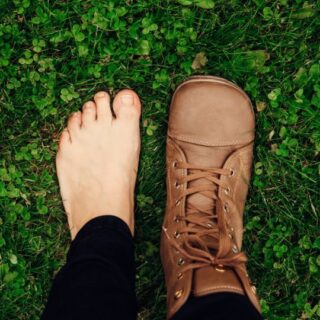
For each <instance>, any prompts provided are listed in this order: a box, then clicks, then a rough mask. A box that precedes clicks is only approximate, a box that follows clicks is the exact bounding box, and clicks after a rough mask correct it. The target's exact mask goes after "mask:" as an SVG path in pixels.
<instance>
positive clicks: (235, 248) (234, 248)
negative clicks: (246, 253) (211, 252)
mask: <svg viewBox="0 0 320 320" xmlns="http://www.w3.org/2000/svg"><path fill="white" fill-rule="evenodd" d="M232 252H233V253H238V252H239V250H238V248H237V247H236V246H235V245H234V246H233V247H232Z"/></svg>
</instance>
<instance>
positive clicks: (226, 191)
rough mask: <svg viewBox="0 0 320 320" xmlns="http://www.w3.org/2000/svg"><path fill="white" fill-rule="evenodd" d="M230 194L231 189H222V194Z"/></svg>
mask: <svg viewBox="0 0 320 320" xmlns="http://www.w3.org/2000/svg"><path fill="white" fill-rule="evenodd" d="M230 192H231V189H230V188H229V187H228V188H226V189H224V193H225V194H226V195H229V193H230Z"/></svg>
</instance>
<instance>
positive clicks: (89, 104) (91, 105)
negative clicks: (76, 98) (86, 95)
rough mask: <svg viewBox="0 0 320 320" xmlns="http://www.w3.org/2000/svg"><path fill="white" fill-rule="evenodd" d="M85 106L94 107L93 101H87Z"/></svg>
mask: <svg viewBox="0 0 320 320" xmlns="http://www.w3.org/2000/svg"><path fill="white" fill-rule="evenodd" d="M84 106H85V108H88V109H91V108H92V107H93V103H92V102H87V103H86V104H85V105H84Z"/></svg>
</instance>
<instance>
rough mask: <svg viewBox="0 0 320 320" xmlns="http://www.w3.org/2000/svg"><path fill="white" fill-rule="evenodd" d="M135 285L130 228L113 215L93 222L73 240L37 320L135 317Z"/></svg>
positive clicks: (126, 319)
mask: <svg viewBox="0 0 320 320" xmlns="http://www.w3.org/2000/svg"><path fill="white" fill-rule="evenodd" d="M134 282H135V265H134V247H133V241H132V236H131V233H130V231H129V228H128V226H127V225H126V224H125V223H124V222H123V221H122V220H120V219H119V218H117V217H114V216H103V217H98V218H95V219H93V220H91V221H89V222H88V223H87V224H86V225H85V226H84V227H83V228H82V229H81V230H80V231H79V233H78V234H77V236H76V238H75V240H74V241H73V242H72V244H71V247H70V250H69V253H68V257H67V263H66V265H65V266H64V267H63V268H62V269H61V270H60V272H59V273H58V275H57V276H56V278H55V279H54V282H53V286H52V289H51V292H50V294H49V298H48V302H47V305H46V308H45V311H44V313H43V315H42V318H41V319H42V320H109V319H110V320H115V319H119V320H120V319H124V320H131V319H132V320H133V319H136V317H137V303H136V296H135V292H134Z"/></svg>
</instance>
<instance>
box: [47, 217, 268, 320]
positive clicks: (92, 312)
mask: <svg viewBox="0 0 320 320" xmlns="http://www.w3.org/2000/svg"><path fill="white" fill-rule="evenodd" d="M134 281H135V266H134V247H133V241H132V236H131V234H130V231H129V228H128V226H127V225H126V224H125V223H124V222H123V221H122V220H120V219H119V218H117V217H114V216H103V217H98V218H95V219H93V220H91V221H89V222H88V223H87V224H86V225H85V226H84V227H83V228H82V229H81V230H80V231H79V233H78V235H77V236H76V239H75V240H74V241H73V242H72V244H71V247H70V250H69V253H68V257H67V263H66V265H65V266H64V267H63V268H62V269H61V270H60V272H59V273H58V275H57V276H56V278H55V279H54V282H53V286H52V289H51V292H50V295H49V298H48V302H47V305H46V308H45V310H44V313H43V315H42V317H41V319H42V320H84V319H85V320H89V319H90V320H109V319H110V320H114V319H117V320H131V319H136V317H137V302H136V296H135V292H134ZM193 319H197V320H231V319H245V320H256V319H257V320H258V319H262V318H261V316H260V315H259V314H258V313H257V311H256V310H255V309H254V307H253V306H252V305H251V303H250V302H249V300H248V299H247V298H246V297H244V296H241V295H238V294H233V293H221V294H220V293H219V294H212V295H208V296H205V297H202V298H190V299H189V300H188V301H187V303H186V304H185V305H184V306H183V307H182V309H181V310H179V311H178V313H177V314H176V315H175V316H174V318H173V319H172V320H193Z"/></svg>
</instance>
